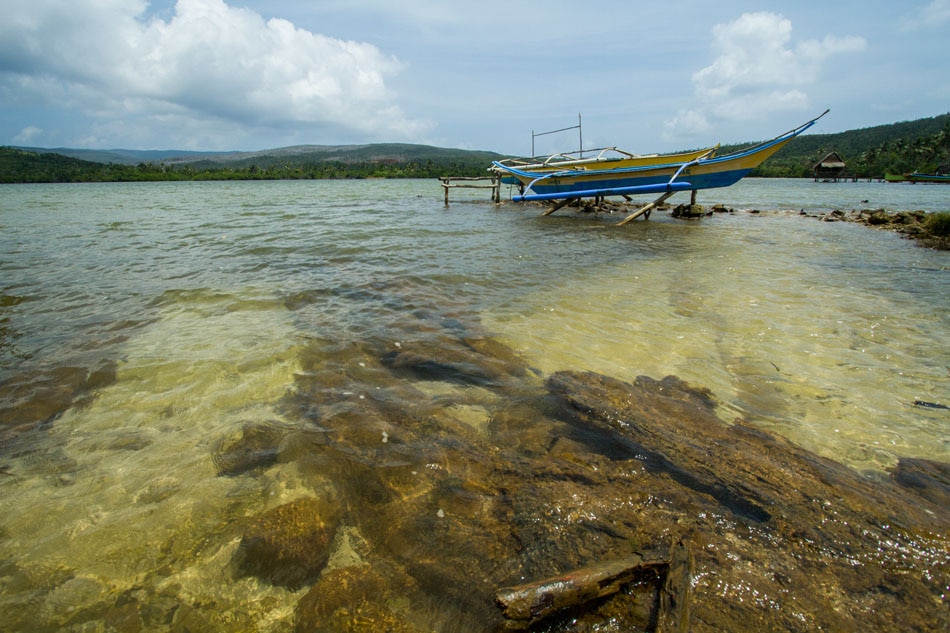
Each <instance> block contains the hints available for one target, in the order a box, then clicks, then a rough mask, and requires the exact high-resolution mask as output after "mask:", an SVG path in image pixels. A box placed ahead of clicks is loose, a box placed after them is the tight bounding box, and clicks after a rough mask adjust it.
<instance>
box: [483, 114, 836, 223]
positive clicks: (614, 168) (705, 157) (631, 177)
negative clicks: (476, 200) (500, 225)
mask: <svg viewBox="0 0 950 633" xmlns="http://www.w3.org/2000/svg"><path fill="white" fill-rule="evenodd" d="M826 114H828V110H825V111H824V112H822V113H821V114H820V115H818V116H817V117H815V118H814V119H812V120H811V121H808V122H807V123H804V124H802V125H800V126H798V127H797V128H794V129H792V130H789V131H788V132H786V133H784V134H782V135H780V136H777V137H775V138H773V139H772V140H769V141H765V142H764V143H760V144H758V145H755V146H753V147H750V148H748V149H745V150H743V151H740V152H736V153H733V154H728V155H726V156H716V155H715V150H716V149H717V148H718V146H716V147H714V148H709V149H706V150H699V151H698V153H690V152H687V153H683V154H667V155H657V156H650V157H637V156H633V155H628V158H627V159H625V160H628V161H630V162H628V164H626V165H618V164H617V163H609V162H607V161H603V160H600V161H598V160H597V159H596V158H595V159H588V162H581V161H566V160H561V161H557V160H556V161H552V162H551V165H552V166H557V167H558V168H545V167H543V165H544V164H545V162H544V161H536V162H535V163H529V164H526V165H522V166H517V165H515V164H513V163H512V161H494V162H493V163H492V166H491V167H490V168H489V170H490V171H492V172H494V173H495V174H497V175H499V176H500V177H501V178H502V179H503V181H504V180H505V179H509V181H510V182H514V183H517V185H518V187H519V190H520V194H519V195H516V196H513V197H512V200H514V201H515V202H530V201H543V200H551V201H556V204H555V206H554V207H552V208H551V209H548V210H547V211H546V212H545V213H544V215H550V214H551V213H554V212H555V211H557V210H558V209H560V208H561V207H563V206H565V205H566V204H568V203H569V202H570V201H571V200H575V199H578V198H599V197H605V196H621V195H622V196H627V195H634V194H653V193H658V194H661V195H660V197H659V198H657V199H656V200H654V201H653V202H651V203H650V204H648V205H645V206H643V207H641V208H640V209H638V210H637V211H635V212H634V213H631V214H630V215H628V216H627V217H626V218H624V219H623V220H622V221H621V222H619V224H626V223H627V222H629V221H631V220H633V219H635V218H637V217H639V216H641V215H643V214H649V212H650V211H651V210H652V209H653V208H654V207H655V206H656V205H658V204H660V203H662V202H664V201H665V200H666V199H667V198H669V197H670V196H672V195H673V194H674V193H677V192H679V191H696V190H698V189H712V188H718V187H728V186H730V185H734V184H735V183H737V182H739V180H741V179H742V178H743V177H744V176H746V175H747V174H748V173H749V172H750V171H752V170H753V169H755V168H756V167H758V166H759V165H761V164H762V163H763V162H764V161H765V160H766V159H767V158H769V157H770V156H772V155H773V154H775V152H777V151H779V150H780V149H782V148H783V147H785V145H786V144H788V143H789V141H791V140H792V139H793V138H795V137H796V136H798V135H799V134H801V133H802V132H804V131H805V130H807V129H808V128H810V127H811V126H813V125H814V124H815V122H816V121H818V119H820V118H821V117H823V116H825V115H826ZM693 154H696V155H693ZM671 157H672V158H671ZM643 159H646V160H643ZM638 160H643V162H638ZM648 217H649V216H648Z"/></svg>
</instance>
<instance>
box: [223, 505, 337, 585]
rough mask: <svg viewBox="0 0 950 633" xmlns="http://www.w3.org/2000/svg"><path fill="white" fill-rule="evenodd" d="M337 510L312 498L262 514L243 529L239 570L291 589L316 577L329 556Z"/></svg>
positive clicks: (335, 525)
mask: <svg viewBox="0 0 950 633" xmlns="http://www.w3.org/2000/svg"><path fill="white" fill-rule="evenodd" d="M337 515H338V511H337V509H336V508H335V507H333V506H332V505H330V504H328V503H325V502H321V501H320V500H318V499H315V498H303V499H298V500H296V501H292V502H290V503H287V504H284V505H282V506H278V507H276V508H274V509H273V510H270V511H268V512H265V513H264V514H262V515H261V516H259V517H258V518H257V519H255V520H253V521H252V522H251V524H250V525H249V526H248V527H247V528H246V529H245V530H244V536H243V538H242V539H241V548H240V550H239V553H238V555H239V559H240V560H239V564H240V567H241V569H242V570H243V571H244V572H245V573H247V574H250V575H254V576H258V577H260V578H261V579H263V580H266V581H267V582H270V583H271V584H274V585H280V586H284V587H288V588H291V589H297V588H299V587H301V586H303V585H304V584H305V583H306V582H307V581H308V580H311V579H312V578H314V577H316V575H317V574H318V573H320V570H321V569H323V567H324V565H325V564H326V562H327V559H328V558H329V556H330V545H331V543H332V542H333V536H334V534H335V532H336V527H337V521H338V516H337Z"/></svg>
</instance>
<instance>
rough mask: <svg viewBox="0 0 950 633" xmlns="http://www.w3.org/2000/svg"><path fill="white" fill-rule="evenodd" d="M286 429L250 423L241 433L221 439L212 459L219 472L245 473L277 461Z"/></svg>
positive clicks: (227, 473)
mask: <svg viewBox="0 0 950 633" xmlns="http://www.w3.org/2000/svg"><path fill="white" fill-rule="evenodd" d="M285 435H286V431H285V430H284V429H281V428H279V427H277V426H275V425H269V424H259V423H251V422H249V423H246V424H245V425H244V426H243V428H242V429H241V430H240V432H239V433H237V434H235V435H233V436H230V437H226V438H224V439H223V440H221V441H220V442H219V443H218V445H217V446H216V447H215V448H214V450H213V451H212V454H211V458H212V460H213V461H214V467H215V471H216V472H217V474H218V475H219V476H220V475H224V476H234V475H241V474H244V473H246V472H249V471H253V470H259V469H263V468H266V467H268V466H271V465H272V464H274V463H276V462H277V456H278V454H279V449H280V443H281V441H282V440H283V439H284V436H285Z"/></svg>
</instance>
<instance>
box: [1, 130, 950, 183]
mask: <svg viewBox="0 0 950 633" xmlns="http://www.w3.org/2000/svg"><path fill="white" fill-rule="evenodd" d="M749 145H751V143H744V144H741V145H726V146H723V147H722V148H721V149H720V151H719V155H720V156H722V155H724V154H727V153H729V152H731V151H735V150H738V149H742V148H744V147H748V146H749ZM832 151H836V152H838V154H839V155H840V156H841V158H842V159H844V161H845V163H846V164H847V168H846V170H845V175H846V176H850V177H856V178H883V177H884V174H885V173H897V174H900V173H906V172H910V171H920V172H923V173H935V172H938V171H939V172H941V173H947V172H948V171H950V114H943V115H940V116H937V117H931V118H928V119H918V120H916V121H908V122H902V123H894V124H891V125H880V126H877V127H871V128H864V129H860V130H850V131H848V132H841V133H839V134H810V135H806V136H800V137H798V138H796V139H794V140H793V141H792V142H791V143H789V144H788V145H787V146H785V147H784V148H782V150H781V151H779V152H778V153H777V154H775V156H773V157H772V158H770V159H769V160H768V161H766V162H765V163H764V164H763V165H761V166H760V167H759V168H757V169H755V170H754V171H753V172H752V175H753V176H767V177H776V178H810V177H811V176H812V168H813V167H814V165H815V164H816V163H817V162H818V161H820V160H821V159H822V158H823V157H824V156H826V155H827V154H828V153H830V152H832ZM80 157H85V158H93V159H94V160H83V158H80ZM501 157H502V156H501V155H499V154H495V153H493V152H484V151H467V150H456V149H446V148H440V147H431V146H428V145H409V144H400V143H379V144H372V145H340V146H320V145H309V146H299V147H290V148H283V149H275V150H269V151H266V152H245V153H221V152H207V153H202V152H181V153H175V152H134V151H119V150H113V151H108V150H102V151H100V150H67V149H61V150H26V149H17V148H11V147H0V183H30V182H132V181H158V180H290V179H293V180H310V179H326V178H437V177H439V176H446V175H451V176H484V175H486V169H487V168H488V166H489V165H490V164H491V161H492V160H497V159H499V158H501ZM143 158H144V159H143ZM96 159H98V160H96ZM105 161H109V162H105Z"/></svg>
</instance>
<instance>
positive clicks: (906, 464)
mask: <svg viewBox="0 0 950 633" xmlns="http://www.w3.org/2000/svg"><path fill="white" fill-rule="evenodd" d="M891 477H892V478H893V479H894V481H896V482H897V483H898V484H900V485H901V486H904V487H905V488H907V489H909V490H912V491H913V492H915V493H916V494H918V495H920V496H921V497H923V498H924V499H927V500H929V501H932V502H933V503H935V504H936V505H938V506H940V507H942V508H950V464H944V463H941V462H935V461H931V460H928V459H918V458H912V457H902V458H901V459H900V461H898V462H897V466H895V467H894V469H893V470H891Z"/></svg>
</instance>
